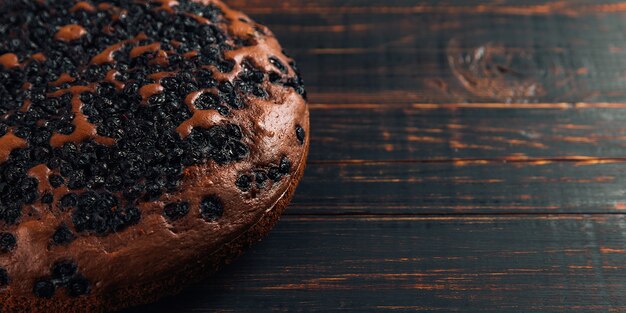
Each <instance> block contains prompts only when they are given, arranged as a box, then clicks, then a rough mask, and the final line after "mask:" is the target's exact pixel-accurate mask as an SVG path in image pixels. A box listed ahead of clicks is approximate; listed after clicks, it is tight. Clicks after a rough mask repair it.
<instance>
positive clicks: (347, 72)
mask: <svg viewBox="0 0 626 313" xmlns="http://www.w3.org/2000/svg"><path fill="white" fill-rule="evenodd" d="M232 4H233V5H235V6H236V7H239V8H241V9H243V10H245V11H246V12H250V13H252V14H253V16H254V18H256V19H257V20H259V21H260V22H262V23H264V24H267V25H269V26H270V27H271V28H272V29H273V30H274V32H275V33H276V34H277V35H278V37H279V38H280V39H281V41H282V42H283V43H284V46H285V48H286V49H287V51H289V52H291V53H292V54H293V55H294V56H295V57H296V58H297V60H298V61H299V64H300V67H301V68H302V69H303V72H304V73H305V75H304V76H305V79H306V81H307V83H308V87H309V91H310V94H311V99H312V100H313V102H322V103H327V102H329V101H333V102H334V103H337V102H339V103H352V101H353V99H361V100H362V99H372V100H385V101H391V102H396V103H397V102H400V103H401V102H405V101H412V102H436V103H446V102H494V101H496V102H561V101H563V102H576V101H593V102H600V101H617V102H620V101H621V102H623V101H626V100H625V99H626V94H625V91H624V90H626V88H625V87H626V82H625V74H624V73H625V72H626V62H625V61H624V60H626V40H624V31H623V30H624V29H625V28H626V18H625V17H626V3H624V2H623V1H619V2H617V3H616V1H565V2H564V1H537V2H533V1H523V2H521V1H481V2H480V3H478V4H477V3H476V2H475V1H449V2H441V1H405V0H398V1H363V0H361V1H332V0H328V1H322V2H318V1H303V0H294V1H287V2H272V1H232Z"/></svg>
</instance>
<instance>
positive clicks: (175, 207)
mask: <svg viewBox="0 0 626 313" xmlns="http://www.w3.org/2000/svg"><path fill="white" fill-rule="evenodd" d="M187 213H189V203H187V202H174V203H170V204H168V205H166V206H165V209H164V210H163V215H165V217H167V218H168V219H169V220H170V221H176V220H179V219H181V218H182V217H184V216H185V215H187Z"/></svg>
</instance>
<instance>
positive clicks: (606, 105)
mask: <svg viewBox="0 0 626 313" xmlns="http://www.w3.org/2000/svg"><path fill="white" fill-rule="evenodd" d="M309 109H311V110H333V109H369V110H383V109H415V110H439V109H446V110H455V109H560V110H569V109H626V103H617V102H598V103H586V102H575V103H570V102H557V103H497V102H494V103H441V104H437V103H408V104H402V103H389V104H385V103H355V104H341V103H337V104H333V103H311V104H309Z"/></svg>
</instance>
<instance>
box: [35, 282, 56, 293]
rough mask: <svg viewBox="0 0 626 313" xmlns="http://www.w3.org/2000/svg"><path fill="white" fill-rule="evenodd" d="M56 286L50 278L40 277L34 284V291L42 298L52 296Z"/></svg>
mask: <svg viewBox="0 0 626 313" xmlns="http://www.w3.org/2000/svg"><path fill="white" fill-rule="evenodd" d="M55 289H56V288H55V286H54V283H53V282H52V280H50V279H39V280H37V281H36V282H35V285H34V286H33V293H34V294H35V295H36V296H37V297H40V298H52V296H54V291H55Z"/></svg>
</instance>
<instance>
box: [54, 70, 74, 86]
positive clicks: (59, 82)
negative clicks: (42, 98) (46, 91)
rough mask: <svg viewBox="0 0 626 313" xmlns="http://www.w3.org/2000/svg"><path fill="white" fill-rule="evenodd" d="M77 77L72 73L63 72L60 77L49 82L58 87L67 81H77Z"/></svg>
mask: <svg viewBox="0 0 626 313" xmlns="http://www.w3.org/2000/svg"><path fill="white" fill-rule="evenodd" d="M75 80H76V78H74V77H72V76H71V75H70V74H68V73H63V74H61V76H59V78H58V79H57V80H55V81H53V82H51V83H49V85H50V86H53V87H58V86H61V85H63V84H65V83H71V82H73V81H75Z"/></svg>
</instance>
